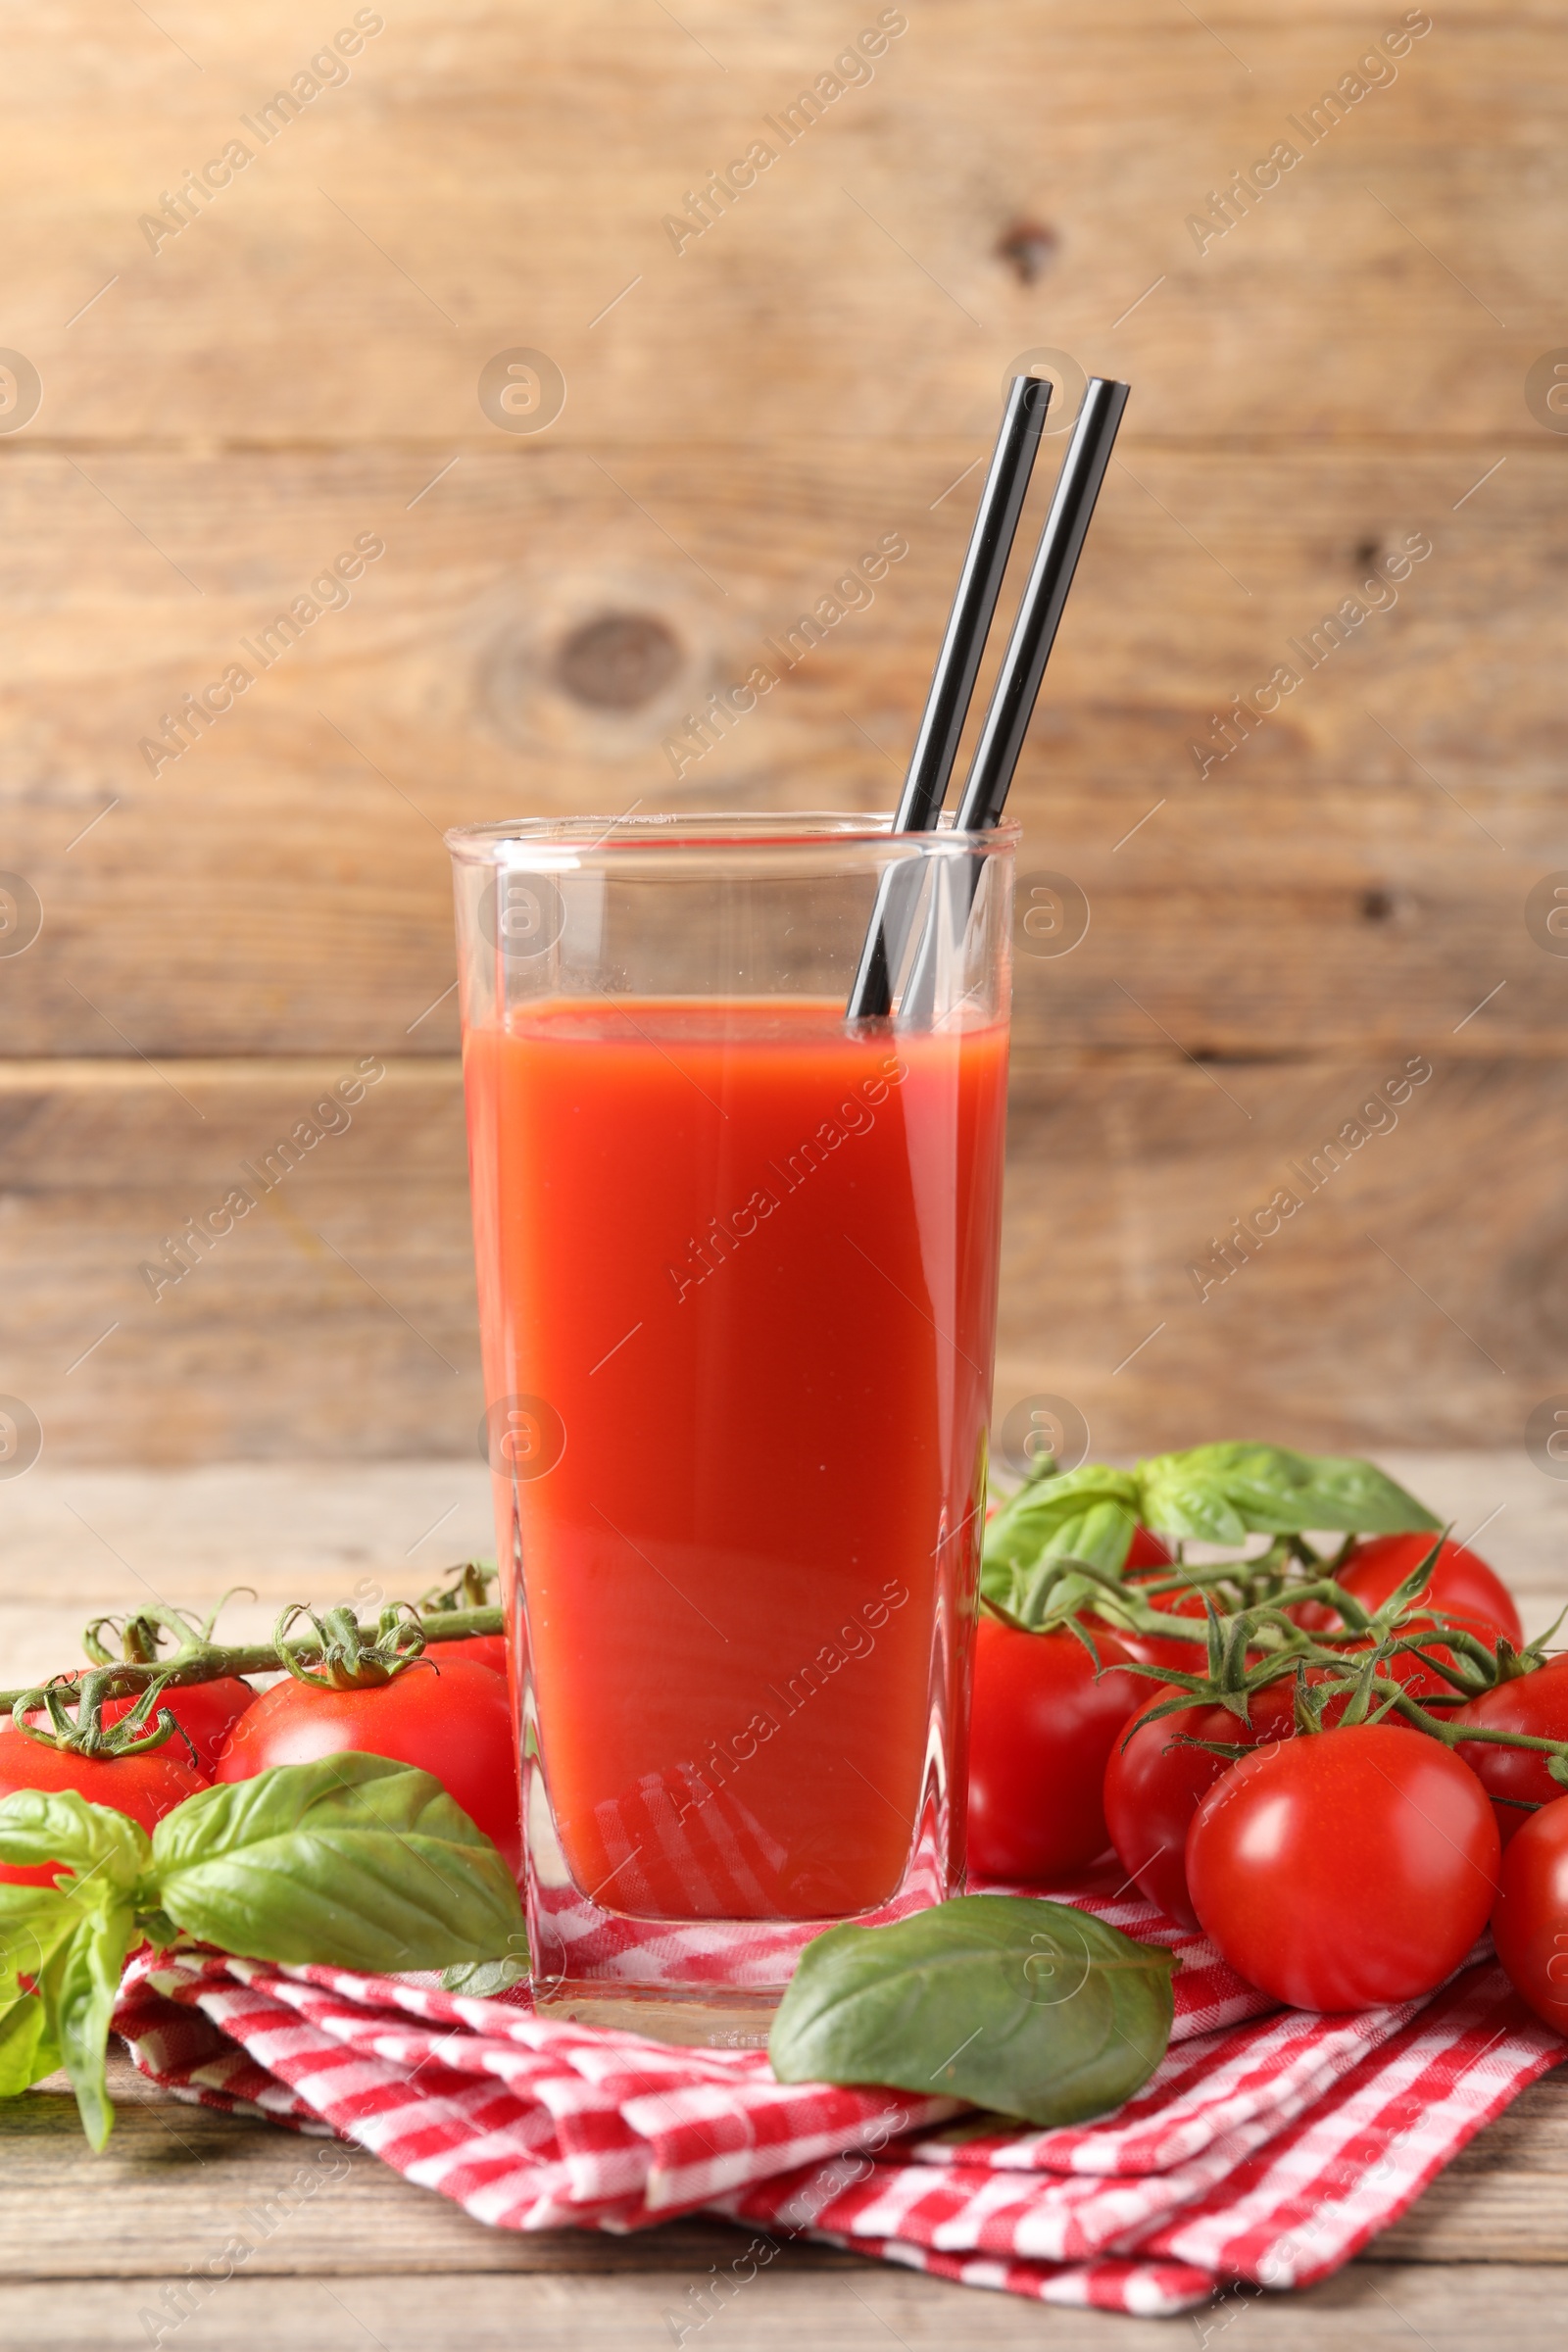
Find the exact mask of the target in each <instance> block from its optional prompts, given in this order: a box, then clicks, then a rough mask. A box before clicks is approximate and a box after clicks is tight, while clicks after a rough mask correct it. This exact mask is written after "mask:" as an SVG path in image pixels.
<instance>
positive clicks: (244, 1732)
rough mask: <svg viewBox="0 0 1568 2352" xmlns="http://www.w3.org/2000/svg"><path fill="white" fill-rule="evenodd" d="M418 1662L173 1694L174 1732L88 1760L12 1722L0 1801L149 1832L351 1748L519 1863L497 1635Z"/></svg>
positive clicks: (164, 1700) (446, 1646)
mask: <svg viewBox="0 0 1568 2352" xmlns="http://www.w3.org/2000/svg"><path fill="white" fill-rule="evenodd" d="M498 1652H500V1653H501V1654H499V1655H498V1654H497V1653H498ZM426 1655H427V1657H428V1659H429V1661H430V1662H429V1663H428V1664H425V1663H423V1662H422V1661H421V1662H420V1663H419V1664H417V1665H412V1666H409V1667H407V1668H405V1669H404V1670H402V1671H401V1672H398V1673H396V1674H394V1675H393V1676H392V1678H391V1680H390V1681H385V1682H379V1683H372V1684H369V1685H368V1686H367V1687H364V1688H359V1689H351V1690H336V1689H332V1688H330V1687H327V1686H325V1685H323V1684H319V1683H315V1682H304V1681H300V1680H298V1679H296V1678H295V1677H294V1676H292V1675H290V1676H289V1677H288V1678H287V1679H286V1680H284V1681H282V1682H280V1683H277V1684H275V1685H274V1686H273V1688H272V1689H271V1690H270V1691H256V1690H255V1689H254V1688H253V1687H252V1685H251V1684H250V1683H248V1682H245V1681H243V1680H241V1679H240V1678H239V1677H238V1676H234V1675H221V1676H219V1677H217V1678H215V1679H214V1680H213V1681H212V1682H207V1683H191V1684H188V1685H185V1686H184V1687H182V1688H174V1689H170V1690H167V1691H163V1692H162V1693H161V1694H160V1697H159V1701H158V1711H159V1712H160V1713H162V1712H164V1711H165V1710H167V1711H168V1713H170V1714H171V1715H172V1717H173V1718H174V1722H175V1725H176V1727H177V1729H176V1731H175V1733H174V1736H173V1737H172V1739H170V1740H166V1741H165V1742H164V1743H163V1744H162V1745H161V1746H158V1747H148V1746H140V1747H137V1746H131V1747H128V1748H125V1749H123V1751H121V1752H120V1753H118V1754H108V1753H106V1754H101V1755H87V1754H84V1753H82V1752H80V1751H79V1750H77V1749H73V1748H72V1747H71V1746H69V1745H59V1746H56V1745H53V1744H51V1743H50V1742H49V1741H47V1740H38V1739H34V1738H32V1737H31V1736H30V1733H29V1731H27V1730H24V1729H23V1728H21V1727H20V1726H18V1725H14V1724H8V1725H6V1726H4V1728H0V1798H5V1797H7V1796H10V1795H12V1794H14V1793H15V1792H16V1791H17V1790H19V1789H49V1790H61V1789H73V1790H74V1791H75V1792H76V1793H77V1794H78V1795H79V1796H83V1797H85V1798H86V1799H87V1800H88V1802H89V1803H91V1804H97V1805H110V1806H113V1807H114V1809H115V1810H116V1811H117V1812H121V1813H124V1814H127V1815H128V1816H129V1818H130V1819H131V1820H132V1821H135V1822H137V1823H139V1824H140V1826H141V1827H142V1828H143V1829H144V1830H147V1831H149V1832H150V1831H151V1830H152V1829H153V1828H154V1827H155V1826H156V1824H157V1823H158V1822H159V1821H161V1820H162V1818H163V1816H164V1815H165V1814H166V1813H168V1812H169V1811H171V1810H172V1807H173V1806H175V1805H177V1804H179V1803H180V1802H181V1801H182V1800H183V1799H184V1798H185V1797H187V1796H193V1795H194V1794H195V1793H196V1791H197V1790H198V1789H205V1788H206V1787H208V1786H209V1784H210V1783H212V1782H214V1781H244V1780H250V1779H253V1778H254V1777H255V1775H256V1774H257V1773H260V1772H266V1771H268V1770H269V1769H270V1766H272V1765H274V1764H304V1763H311V1762H314V1761H315V1760H316V1759H317V1758H319V1757H320V1756H326V1755H339V1754H342V1753H344V1752H345V1751H347V1750H351V1749H357V1750H360V1751H363V1752H365V1753H368V1754H370V1755H377V1756H385V1757H387V1758H388V1759H389V1760H390V1761H391V1762H393V1763H396V1764H414V1765H417V1766H419V1767H420V1769H422V1770H423V1771H425V1772H428V1773H432V1774H433V1775H434V1776H435V1778H436V1779H437V1780H438V1781H440V1782H441V1783H442V1785H443V1787H444V1788H445V1789H447V1792H448V1793H449V1795H451V1796H453V1797H454V1798H455V1799H456V1800H457V1802H458V1803H459V1804H460V1805H461V1806H462V1807H463V1810H464V1811H465V1812H466V1814H467V1816H468V1818H469V1820H470V1821H472V1822H474V1823H475V1824H476V1826H477V1827H478V1828H479V1829H481V1830H483V1831H484V1833H485V1835H486V1836H487V1837H488V1838H491V1839H492V1840H493V1842H494V1843H495V1844H496V1845H497V1846H499V1848H500V1849H501V1852H502V1853H503V1854H504V1855H505V1857H506V1859H507V1860H508V1862H509V1863H511V1865H512V1866H513V1868H514V1869H515V1868H517V1866H518V1863H519V1860H520V1850H521V1832H520V1827H519V1821H518V1789H517V1772H516V1762H515V1748H514V1743H513V1732H512V1707H511V1701H510V1698H509V1696H508V1692H507V1685H506V1682H505V1680H504V1677H505V1674H506V1657H505V1644H504V1642H503V1640H502V1637H501V1636H499V1635H472V1636H466V1637H464V1638H462V1639H460V1640H458V1641H455V1642H440V1643H432V1644H431V1645H430V1648H429V1650H428V1652H427V1653H426ZM135 1704H136V1700H135V1698H134V1697H124V1698H112V1699H108V1700H106V1701H105V1703H104V1708H103V1718H102V1720H103V1724H104V1726H105V1728H106V1729H107V1728H108V1727H109V1726H111V1725H113V1724H116V1723H119V1722H121V1721H122V1720H123V1717H124V1716H126V1715H127V1714H129V1712H130V1710H131V1708H132V1707H133V1706H134V1705H135ZM31 1720H32V1723H33V1725H34V1726H37V1725H38V1722H39V1719H38V1718H36V1717H35V1718H32V1719H31ZM54 1876H55V1870H54V1866H53V1865H51V1864H42V1865H39V1866H37V1867H33V1866H27V1867H24V1866H22V1865H20V1864H7V1863H0V1884H12V1885H25V1886H26V1885H32V1886H48V1885H49V1884H50V1883H51V1882H52V1880H53V1878H54Z"/></svg>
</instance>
